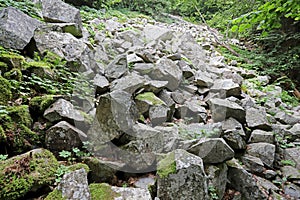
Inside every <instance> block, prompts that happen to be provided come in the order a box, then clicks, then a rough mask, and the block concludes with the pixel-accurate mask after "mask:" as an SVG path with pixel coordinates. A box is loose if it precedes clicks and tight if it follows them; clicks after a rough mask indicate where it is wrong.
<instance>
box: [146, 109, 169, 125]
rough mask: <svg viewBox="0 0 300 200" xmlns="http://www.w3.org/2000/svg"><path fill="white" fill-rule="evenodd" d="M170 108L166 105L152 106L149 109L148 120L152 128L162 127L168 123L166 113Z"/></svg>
mask: <svg viewBox="0 0 300 200" xmlns="http://www.w3.org/2000/svg"><path fill="white" fill-rule="evenodd" d="M169 111H170V108H169V107H167V106H166V105H163V104H162V105H154V106H151V107H150V109H149V118H150V121H151V124H152V126H157V125H162V124H163V123H164V122H166V121H168V113H169Z"/></svg>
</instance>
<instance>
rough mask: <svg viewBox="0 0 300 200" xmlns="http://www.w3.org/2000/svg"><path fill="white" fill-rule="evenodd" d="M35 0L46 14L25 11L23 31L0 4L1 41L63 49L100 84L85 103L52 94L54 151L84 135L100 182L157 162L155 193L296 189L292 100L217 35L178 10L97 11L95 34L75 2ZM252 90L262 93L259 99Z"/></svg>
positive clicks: (262, 193) (261, 194) (297, 193)
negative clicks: (147, 13) (265, 87)
mask: <svg viewBox="0 0 300 200" xmlns="http://www.w3.org/2000/svg"><path fill="white" fill-rule="evenodd" d="M42 5H43V6H42V14H43V17H44V19H45V22H44V23H41V22H39V23H32V22H31V21H34V20H33V19H30V17H28V16H26V17H23V18H22V21H21V22H19V23H20V24H21V25H20V27H24V26H26V24H31V26H33V27H32V28H28V29H27V32H23V31H18V30H16V29H14V28H12V29H6V28H5V27H6V25H9V23H12V22H11V20H7V19H14V18H15V17H14V16H15V15H19V13H20V11H17V10H16V9H14V8H6V9H3V10H1V11H0V16H1V15H5V16H7V18H1V19H0V24H2V25H1V26H0V28H1V32H3V31H6V32H7V34H4V35H6V36H5V37H6V38H5V40H3V39H1V41H0V42H1V43H0V44H1V45H3V46H5V47H8V48H14V49H23V48H25V46H26V45H27V44H28V43H29V41H30V40H32V41H34V43H35V46H36V50H37V51H38V52H39V53H41V55H42V54H43V53H44V52H46V51H51V52H54V53H56V54H57V55H59V56H61V57H63V58H64V59H65V60H66V61H67V62H68V63H69V66H70V67H73V68H75V67H76V69H78V70H79V71H80V72H81V73H82V74H83V75H84V76H87V77H88V78H90V79H92V80H93V82H94V85H91V87H94V88H95V90H94V93H93V94H91V96H86V97H85V98H84V99H82V98H81V100H80V101H83V102H85V105H87V106H85V107H82V108H76V107H74V106H73V105H72V103H71V101H68V100H65V99H58V100H57V101H56V102H55V103H54V104H52V105H51V106H50V107H49V108H48V109H47V110H46V111H45V113H44V118H45V119H47V120H49V122H51V123H53V126H52V127H50V128H49V129H48V130H47V133H46V137H45V143H46V147H47V148H48V149H49V150H51V151H52V152H53V153H54V154H58V152H60V151H62V150H71V149H72V148H75V147H81V146H82V142H81V141H85V142H86V141H88V142H89V150H90V152H91V153H93V155H94V158H86V159H85V162H86V164H87V165H89V167H90V169H91V172H90V174H93V173H94V175H91V177H92V179H93V181H95V182H101V181H106V182H110V183H111V181H112V178H113V177H114V176H115V175H116V173H117V171H123V172H126V173H138V172H139V173H146V172H155V171H157V180H156V184H154V185H153V186H152V187H151V188H154V189H152V190H151V193H152V196H153V197H157V198H156V199H162V200H163V199H212V196H213V197H214V199H222V198H225V199H230V197H229V196H230V195H231V196H235V197H234V198H235V199H269V198H271V199H276V198H284V197H286V198H287V199H288V198H291V199H299V198H300V189H299V177H300V176H299V169H300V160H299V155H300V149H299V141H300V138H299V136H300V126H299V124H300V114H299V107H297V108H292V107H290V106H288V105H286V104H285V103H284V102H282V100H281V99H280V98H279V95H278V93H276V91H278V88H274V90H272V91H265V92H264V91H259V90H257V89H255V88H252V87H251V81H249V80H248V78H249V77H251V78H254V77H256V78H257V80H268V77H260V76H256V75H255V73H254V72H253V71H248V70H245V69H242V68H239V67H237V66H236V65H235V64H236V63H235V62H231V63H229V64H228V63H227V62H226V61H225V59H224V57H223V56H222V55H220V54H219V53H218V51H217V49H216V48H215V46H214V45H215V44H216V38H218V39H220V36H219V35H216V33H212V32H211V31H209V30H208V29H207V28H206V27H204V26H200V25H193V24H190V23H183V22H181V21H180V22H177V23H174V24H171V25H167V24H163V23H159V22H155V21H152V20H149V19H145V18H141V19H131V20H128V21H127V22H126V23H120V22H118V20H117V19H115V18H112V19H108V20H103V19H94V20H92V21H90V22H89V23H90V24H92V25H93V26H92V27H96V26H97V25H99V24H104V25H105V30H103V31H96V30H95V31H96V34H95V36H94V43H93V44H91V43H90V42H89V41H88V38H89V37H90V35H89V33H88V31H87V30H86V29H85V28H83V26H82V22H81V18H80V15H79V11H78V10H77V9H75V8H73V7H71V6H69V5H67V4H65V3H63V2H61V1H59V0H55V1H51V0H43V1H42ZM49 8H51V9H49ZM52 8H55V9H52ZM22 15H25V14H23V13H22ZM34 22H35V21H34ZM35 24H37V25H35ZM37 27H38V28H37ZM36 28H37V29H36ZM33 29H36V30H35V32H34V34H33ZM15 32H18V33H19V34H21V35H20V36H16V35H15V34H14V33H15ZM16 37H18V38H16ZM17 41H19V42H17ZM17 44H18V45H17ZM16 45H17V46H16ZM262 84H265V83H262ZM242 85H243V87H242ZM78 87H80V86H78ZM245 87H246V88H245ZM78 95H79V94H77V93H74V94H73V97H74V99H73V100H75V99H78V98H77V97H78ZM94 97H95V99H96V103H94V102H93V101H91V99H92V98H94ZM257 97H266V98H267V99H268V100H267V102H266V103H265V104H264V105H262V104H259V102H258V100H257V99H258V98H257ZM81 103H82V102H81ZM274 113H275V115H274ZM85 115H90V116H92V117H93V121H92V123H88V122H87V121H86V118H85V117H84V116H85ZM286 144H288V146H286ZM284 145H285V146H284ZM286 162H288V163H290V165H285V164H284V163H286ZM97 171H98V172H101V174H102V175H101V176H99V173H95V172H97ZM77 173H78V174H79V175H78V176H82V173H83V172H80V171H78V172H77ZM73 176H77V175H76V173H74V174H71V175H69V176H68V177H66V178H65V181H68V180H69V179H72V177H73ZM81 178H82V177H81ZM77 179H80V178H73V179H72V180H69V181H70V182H74V181H75V182H76V180H77ZM64 183H65V182H64ZM65 184H66V185H67V183H65ZM86 184H87V183H86ZM74 187H75V186H74ZM76 187H78V186H76ZM76 187H75V188H76ZM84 187H85V186H84ZM86 190H87V189H86ZM86 190H85V191H86ZM113 190H114V191H116V192H120V193H122V191H120V190H121V189H113ZM123 190H129V191H130V190H131V189H130V188H127V189H123ZM135 190H137V189H132V191H131V192H132V193H131V192H127V193H128V194H130V195H131V196H132V199H139V197H138V196H139V195H145V194H138V193H139V192H140V191H138V190H137V191H135ZM141 190H145V189H141ZM232 191H233V193H230V192H232ZM123 192H124V191H123ZM135 192H137V193H136V196H134V195H132V194H134V193H135ZM125 193H126V192H125ZM74 195H75V193H74V194H73V197H70V198H69V199H77V198H75V197H74ZM81 195H84V194H81ZM81 195H79V196H81ZM149 195H150V194H149ZM68 196H69V195H68ZM85 196H86V199H88V198H89V195H88V194H86V195H85ZM123 198H125V197H123ZM147 198H149V199H150V197H149V196H147V197H143V199H147ZM232 198H233V197H232Z"/></svg>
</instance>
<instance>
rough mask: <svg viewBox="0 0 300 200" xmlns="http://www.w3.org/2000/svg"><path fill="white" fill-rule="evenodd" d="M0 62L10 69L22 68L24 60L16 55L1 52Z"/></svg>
mask: <svg viewBox="0 0 300 200" xmlns="http://www.w3.org/2000/svg"><path fill="white" fill-rule="evenodd" d="M0 61H2V62H4V63H6V64H7V65H8V66H9V67H10V68H11V69H12V68H19V69H21V68H22V64H23V63H24V62H25V58H24V57H23V56H20V55H18V54H16V53H12V52H3V53H0Z"/></svg>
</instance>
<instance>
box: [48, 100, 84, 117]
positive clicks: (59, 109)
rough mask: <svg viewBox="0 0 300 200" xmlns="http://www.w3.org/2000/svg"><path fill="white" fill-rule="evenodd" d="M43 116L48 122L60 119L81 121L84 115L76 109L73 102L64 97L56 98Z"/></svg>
mask: <svg viewBox="0 0 300 200" xmlns="http://www.w3.org/2000/svg"><path fill="white" fill-rule="evenodd" d="M44 117H45V118H46V119H48V120H49V121H50V122H58V121H61V120H68V121H77V122H83V121H84V117H83V116H82V115H81V113H80V112H79V111H78V110H76V109H75V108H74V106H73V104H72V103H71V102H69V101H67V100H64V99H58V100H57V101H56V102H55V103H54V104H52V105H51V106H50V107H49V108H48V109H47V110H45V112H44Z"/></svg>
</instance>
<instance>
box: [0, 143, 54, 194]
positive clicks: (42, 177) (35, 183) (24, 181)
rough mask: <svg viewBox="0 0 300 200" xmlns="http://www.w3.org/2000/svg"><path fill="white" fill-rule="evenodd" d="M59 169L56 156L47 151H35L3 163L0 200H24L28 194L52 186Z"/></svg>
mask: <svg viewBox="0 0 300 200" xmlns="http://www.w3.org/2000/svg"><path fill="white" fill-rule="evenodd" d="M58 168H59V163H58V162H57V160H56V158H55V157H54V155H53V154H52V153H51V152H50V151H48V150H45V149H34V150H31V151H29V152H27V153H24V154H21V155H18V156H15V157H12V158H9V159H7V160H4V161H1V164H0V183H1V190H0V198H1V199H3V200H16V199H24V197H25V195H26V194H27V193H29V192H34V191H36V190H38V189H40V188H42V187H43V186H45V185H52V184H53V183H54V181H55V178H56V172H57V170H58Z"/></svg>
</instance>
